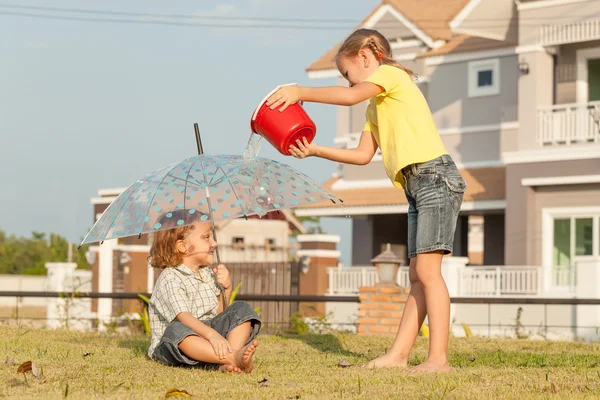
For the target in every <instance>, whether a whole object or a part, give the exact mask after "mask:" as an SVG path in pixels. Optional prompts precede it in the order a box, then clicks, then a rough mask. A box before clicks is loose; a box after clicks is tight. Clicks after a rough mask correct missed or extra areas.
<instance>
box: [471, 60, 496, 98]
mask: <svg viewBox="0 0 600 400" xmlns="http://www.w3.org/2000/svg"><path fill="white" fill-rule="evenodd" d="M468 70H469V81H468V86H469V90H468V95H469V97H481V96H494V95H497V94H499V93H500V59H499V58H492V59H490V60H478V61H470V62H469V65H468ZM481 71H491V72H492V84H491V85H490V86H479V83H478V76H477V75H478V74H479V72H481Z"/></svg>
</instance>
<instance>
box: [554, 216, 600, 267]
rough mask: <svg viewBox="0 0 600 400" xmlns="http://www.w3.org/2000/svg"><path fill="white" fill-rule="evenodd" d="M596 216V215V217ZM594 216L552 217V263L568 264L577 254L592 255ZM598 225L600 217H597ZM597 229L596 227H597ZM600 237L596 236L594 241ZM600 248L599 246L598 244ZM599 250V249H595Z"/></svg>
mask: <svg viewBox="0 0 600 400" xmlns="http://www.w3.org/2000/svg"><path fill="white" fill-rule="evenodd" d="M596 218H598V217H596ZM596 218H594V217H570V218H555V219H554V232H553V236H554V244H553V248H554V249H553V253H554V254H553V260H552V261H553V264H554V265H555V266H570V265H572V264H573V261H574V258H575V257H578V256H593V255H595V254H594V237H595V236H599V237H600V232H597V233H596V234H594V219H596ZM598 221H599V222H598V223H599V225H600V218H599V219H598ZM597 229H598V228H597ZM598 240H600V239H598V238H596V241H598ZM599 248H600V246H599ZM597 251H598V252H600V250H597Z"/></svg>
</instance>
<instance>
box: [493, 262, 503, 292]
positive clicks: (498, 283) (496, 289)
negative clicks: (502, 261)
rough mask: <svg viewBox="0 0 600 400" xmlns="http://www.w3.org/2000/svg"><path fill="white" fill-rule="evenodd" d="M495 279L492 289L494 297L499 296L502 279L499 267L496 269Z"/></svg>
mask: <svg viewBox="0 0 600 400" xmlns="http://www.w3.org/2000/svg"><path fill="white" fill-rule="evenodd" d="M495 272H496V279H495V280H494V283H495V285H494V286H495V287H494V294H495V295H496V296H500V279H501V278H502V277H501V276H500V274H501V273H502V271H500V267H496V271H495Z"/></svg>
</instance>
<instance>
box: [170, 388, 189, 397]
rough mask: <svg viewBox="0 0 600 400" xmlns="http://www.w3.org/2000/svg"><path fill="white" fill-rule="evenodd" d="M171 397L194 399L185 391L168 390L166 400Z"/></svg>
mask: <svg viewBox="0 0 600 400" xmlns="http://www.w3.org/2000/svg"><path fill="white" fill-rule="evenodd" d="M171 397H182V398H186V399H189V398H190V397H192V395H191V394H190V393H188V392H187V391H185V390H183V389H176V388H172V389H169V390H167V393H166V394H165V399H168V398H171Z"/></svg>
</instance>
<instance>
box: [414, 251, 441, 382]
mask: <svg viewBox="0 0 600 400" xmlns="http://www.w3.org/2000/svg"><path fill="white" fill-rule="evenodd" d="M443 253H444V252H443V250H440V251H433V252H430V253H422V254H418V255H417V268H416V272H417V279H418V280H419V282H420V283H421V285H422V288H423V292H424V294H425V303H426V304H427V313H428V315H429V320H428V321H429V355H428V357H427V360H426V361H425V362H424V363H422V364H420V365H418V366H416V367H414V368H412V369H411V371H412V372H447V371H450V366H449V364H448V335H449V330H450V295H449V294H448V288H447V287H446V283H445V282H444V278H443V277H442V257H443Z"/></svg>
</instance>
